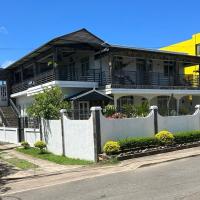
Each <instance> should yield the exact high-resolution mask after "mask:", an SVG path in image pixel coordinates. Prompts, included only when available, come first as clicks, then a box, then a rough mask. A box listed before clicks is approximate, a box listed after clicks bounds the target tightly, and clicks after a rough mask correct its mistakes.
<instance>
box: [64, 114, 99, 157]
mask: <svg viewBox="0 0 200 200" xmlns="http://www.w3.org/2000/svg"><path fill="white" fill-rule="evenodd" d="M64 130H65V149H66V156H68V157H72V158H79V159H85V160H94V159H95V155H94V136H93V118H92V117H90V119H89V120H70V119H67V117H64Z"/></svg>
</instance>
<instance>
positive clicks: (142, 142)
mask: <svg viewBox="0 0 200 200" xmlns="http://www.w3.org/2000/svg"><path fill="white" fill-rule="evenodd" d="M173 135H174V143H175V144H183V143H189V142H196V141H200V130H198V131H181V132H175V133H173ZM118 142H119V144H120V149H121V150H124V149H134V148H139V149H144V148H148V147H156V146H160V145H161V144H160V142H159V141H158V140H157V139H156V138H155V137H143V138H135V137H129V138H126V139H122V140H119V141H118Z"/></svg>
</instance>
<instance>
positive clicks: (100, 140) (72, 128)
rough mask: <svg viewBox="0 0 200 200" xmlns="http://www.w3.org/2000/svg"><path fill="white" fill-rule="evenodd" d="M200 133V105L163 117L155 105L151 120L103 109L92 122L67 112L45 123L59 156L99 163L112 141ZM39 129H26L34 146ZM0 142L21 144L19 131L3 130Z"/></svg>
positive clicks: (45, 135) (45, 131) (93, 115)
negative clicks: (169, 133) (109, 114)
mask: <svg viewBox="0 0 200 200" xmlns="http://www.w3.org/2000/svg"><path fill="white" fill-rule="evenodd" d="M164 129H166V130H169V131H172V132H175V131H187V130H200V106H196V111H195V113H194V114H193V115H185V116H167V117H163V116H160V115H159V114H158V113H157V107H156V106H152V107H151V112H150V113H149V115H148V116H147V117H138V118H128V119H109V118H105V117H104V116H103V115H102V114H101V108H100V107H92V108H91V117H90V118H89V119H88V120H70V119H68V118H67V117H66V116H65V115H64V114H63V113H62V117H61V120H43V121H42V138H43V140H44V141H46V143H47V149H48V150H49V151H50V152H52V153H55V154H58V155H62V154H63V155H65V156H68V157H72V158H78V159H85V160H92V161H97V158H98V153H100V152H101V150H102V147H103V145H104V144H105V142H106V141H108V140H119V139H125V138H128V137H147V136H153V135H154V134H155V133H156V132H158V131H160V130H164ZM40 137H41V136H40V131H39V129H30V128H28V129H24V138H25V141H27V142H29V144H31V146H33V145H34V143H35V142H36V141H37V140H40ZM0 141H5V142H11V143H18V133H17V129H15V128H7V127H0Z"/></svg>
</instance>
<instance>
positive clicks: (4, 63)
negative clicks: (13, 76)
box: [1, 60, 15, 68]
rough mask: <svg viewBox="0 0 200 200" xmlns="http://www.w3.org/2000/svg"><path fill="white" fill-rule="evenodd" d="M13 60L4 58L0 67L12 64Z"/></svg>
mask: <svg viewBox="0 0 200 200" xmlns="http://www.w3.org/2000/svg"><path fill="white" fill-rule="evenodd" d="M14 62H15V61H14V60H6V61H5V62H3V64H2V65H1V67H2V68H6V67H8V66H9V65H11V64H13V63H14Z"/></svg>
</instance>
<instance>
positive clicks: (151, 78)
mask: <svg viewBox="0 0 200 200" xmlns="http://www.w3.org/2000/svg"><path fill="white" fill-rule="evenodd" d="M102 77H103V79H102V83H103V84H102V85H108V84H111V85H112V87H114V88H147V89H148V88H177V89H184V88H186V89H199V88H200V81H199V76H198V75H192V74H190V75H187V74H177V75H168V74H164V73H159V72H143V73H140V72H137V71H122V70H121V71H114V73H113V75H112V76H111V75H110V74H103V76H102Z"/></svg>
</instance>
